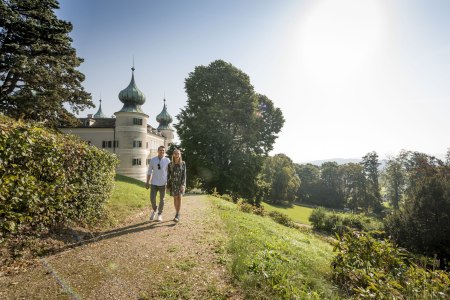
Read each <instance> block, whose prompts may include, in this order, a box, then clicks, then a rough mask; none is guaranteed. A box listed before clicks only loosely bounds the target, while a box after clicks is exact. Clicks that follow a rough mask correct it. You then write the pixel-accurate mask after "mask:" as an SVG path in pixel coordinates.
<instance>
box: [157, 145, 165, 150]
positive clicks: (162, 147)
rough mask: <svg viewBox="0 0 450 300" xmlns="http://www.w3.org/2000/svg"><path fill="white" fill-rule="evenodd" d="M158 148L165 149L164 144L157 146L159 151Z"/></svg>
mask: <svg viewBox="0 0 450 300" xmlns="http://www.w3.org/2000/svg"><path fill="white" fill-rule="evenodd" d="M159 149H166V147H164V146H159V147H158V151H159Z"/></svg>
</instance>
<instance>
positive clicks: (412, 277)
mask: <svg viewBox="0 0 450 300" xmlns="http://www.w3.org/2000/svg"><path fill="white" fill-rule="evenodd" d="M374 234H375V235H379V234H380V233H377V232H374V233H367V232H357V231H351V232H348V233H345V234H344V235H343V236H342V238H340V239H339V240H338V242H336V245H335V247H334V251H335V252H337V255H336V257H335V258H334V259H333V262H332V266H333V268H334V271H333V279H334V280H335V281H336V282H337V283H338V284H340V285H341V286H342V287H343V288H344V289H345V290H346V291H347V292H348V293H350V294H352V295H353V296H354V297H355V298H358V299H360V298H363V299H364V298H367V299H368V298H370V299H394V298H395V299H448V297H449V296H450V277H449V275H448V273H446V272H443V271H440V270H438V271H428V270H425V269H422V268H419V267H418V266H417V265H415V264H414V263H412V262H411V259H410V258H409V257H408V256H407V253H406V252H404V251H402V250H401V249H399V248H397V247H395V246H394V245H393V244H392V243H391V242H390V241H389V240H386V239H385V240H382V241H380V240H377V239H376V238H374Z"/></svg>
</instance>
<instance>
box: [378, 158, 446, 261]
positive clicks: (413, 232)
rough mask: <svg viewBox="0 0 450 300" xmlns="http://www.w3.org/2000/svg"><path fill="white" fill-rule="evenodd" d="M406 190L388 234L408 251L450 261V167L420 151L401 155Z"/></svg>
mask: <svg viewBox="0 0 450 300" xmlns="http://www.w3.org/2000/svg"><path fill="white" fill-rule="evenodd" d="M399 160H400V161H401V162H402V168H403V169H404V170H405V178H406V187H405V192H404V197H403V201H402V202H401V203H400V205H399V210H397V211H394V212H393V213H392V214H391V215H389V216H388V217H387V218H386V221H385V226H386V231H387V232H388V233H389V234H390V235H391V236H392V237H393V239H394V240H395V241H396V242H397V243H399V244H400V245H402V246H403V247H406V248H407V249H408V250H410V251H413V252H417V253H422V254H425V255H428V256H433V255H434V254H437V255H438V258H439V259H440V260H441V267H445V263H444V261H445V260H447V261H450V164H449V163H444V162H442V161H440V160H438V159H436V158H434V157H431V156H428V155H425V154H423V153H418V152H403V153H402V154H401V155H400V156H399Z"/></svg>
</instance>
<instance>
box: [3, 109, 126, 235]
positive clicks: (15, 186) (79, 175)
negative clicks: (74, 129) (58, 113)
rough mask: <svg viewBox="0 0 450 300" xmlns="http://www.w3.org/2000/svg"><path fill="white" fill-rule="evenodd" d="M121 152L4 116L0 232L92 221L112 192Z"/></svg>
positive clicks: (99, 213)
mask: <svg viewBox="0 0 450 300" xmlns="http://www.w3.org/2000/svg"><path fill="white" fill-rule="evenodd" d="M117 163H118V160H117V158H116V156H115V155H113V154H110V153H108V152H106V151H103V150H100V149H98V148H96V147H90V146H88V145H87V144H86V143H85V142H82V141H81V140H79V139H78V138H76V137H74V136H67V135H62V134H60V133H58V132H56V131H52V130H48V129H45V128H43V127H42V126H40V125H38V124H31V123H24V122H21V121H18V122H17V121H13V120H11V119H9V118H7V117H4V116H0V221H1V222H0V224H1V225H0V232H2V233H4V234H7V233H21V232H24V231H25V230H29V229H31V230H40V229H46V228H50V227H52V226H55V225H57V224H65V223H67V222H69V221H75V222H83V223H91V222H93V221H94V220H95V219H96V218H98V217H99V216H101V215H102V213H103V204H104V203H105V201H107V200H108V199H109V197H110V195H111V193H112V188H113V184H114V174H115V166H116V165H117Z"/></svg>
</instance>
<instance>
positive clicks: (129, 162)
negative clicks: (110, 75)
mask: <svg viewBox="0 0 450 300" xmlns="http://www.w3.org/2000/svg"><path fill="white" fill-rule="evenodd" d="M131 71H132V73H131V81H130V84H129V85H128V86H127V87H126V88H125V89H124V90H122V91H121V92H120V93H119V99H120V101H121V102H122V103H123V107H122V109H121V110H120V111H118V112H116V113H114V115H115V116H116V124H115V133H114V134H115V138H114V143H117V142H116V141H120V145H118V144H117V147H116V148H115V149H116V154H117V155H118V156H119V160H120V164H119V166H118V167H117V173H119V174H122V175H125V176H129V177H133V178H136V179H140V180H142V181H145V179H146V170H147V167H146V159H147V156H148V150H147V149H146V146H145V145H146V144H147V120H148V115H147V114H145V113H144V112H143V111H142V109H141V105H142V104H144V103H145V96H144V94H143V93H142V92H141V91H140V90H139V89H138V88H137V86H136V83H135V82H134V67H132V68H131ZM115 146H116V145H115Z"/></svg>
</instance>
